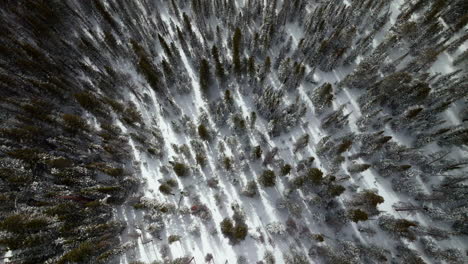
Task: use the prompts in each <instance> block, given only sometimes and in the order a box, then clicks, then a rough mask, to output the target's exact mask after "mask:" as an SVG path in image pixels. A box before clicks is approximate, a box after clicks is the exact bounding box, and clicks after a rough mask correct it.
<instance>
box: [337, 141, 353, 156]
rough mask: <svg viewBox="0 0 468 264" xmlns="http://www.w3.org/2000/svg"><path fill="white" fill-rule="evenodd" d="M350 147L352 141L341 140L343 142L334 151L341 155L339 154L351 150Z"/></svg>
mask: <svg viewBox="0 0 468 264" xmlns="http://www.w3.org/2000/svg"><path fill="white" fill-rule="evenodd" d="M352 145H353V141H352V140H349V139H345V140H343V142H341V143H340V144H339V145H338V148H337V149H336V152H337V154H341V153H343V152H345V151H348V150H349V149H350V148H351V146H352Z"/></svg>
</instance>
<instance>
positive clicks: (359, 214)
mask: <svg viewBox="0 0 468 264" xmlns="http://www.w3.org/2000/svg"><path fill="white" fill-rule="evenodd" d="M348 217H349V219H351V221H353V222H355V223H357V222H359V221H366V220H367V219H369V217H368V215H367V213H366V212H364V211H362V210H361V209H354V210H349V211H348Z"/></svg>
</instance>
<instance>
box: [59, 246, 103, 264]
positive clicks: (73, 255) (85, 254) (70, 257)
mask: <svg viewBox="0 0 468 264" xmlns="http://www.w3.org/2000/svg"><path fill="white" fill-rule="evenodd" d="M95 249H96V245H95V244H94V243H91V242H83V243H81V244H80V245H79V246H78V247H76V248H74V249H72V250H70V251H68V252H67V253H66V254H65V255H64V256H63V257H62V258H60V260H59V261H58V262H57V263H58V264H65V263H77V262H78V263H83V262H86V261H87V260H89V259H90V258H91V257H92V256H93V254H94V252H95Z"/></svg>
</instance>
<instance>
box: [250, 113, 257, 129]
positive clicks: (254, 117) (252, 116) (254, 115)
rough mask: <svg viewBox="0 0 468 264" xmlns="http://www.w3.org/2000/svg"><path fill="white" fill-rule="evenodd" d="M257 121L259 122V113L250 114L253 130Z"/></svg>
mask: <svg viewBox="0 0 468 264" xmlns="http://www.w3.org/2000/svg"><path fill="white" fill-rule="evenodd" d="M255 121H257V113H255V112H251V113H250V127H252V128H253V127H254V126H255Z"/></svg>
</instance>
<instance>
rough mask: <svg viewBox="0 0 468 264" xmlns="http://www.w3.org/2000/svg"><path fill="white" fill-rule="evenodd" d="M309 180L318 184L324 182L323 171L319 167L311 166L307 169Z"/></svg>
mask: <svg viewBox="0 0 468 264" xmlns="http://www.w3.org/2000/svg"><path fill="white" fill-rule="evenodd" d="M306 177H307V180H308V181H309V182H311V183H312V184H315V185H318V184H320V183H322V180H323V172H322V171H321V170H320V169H318V168H311V169H308V170H307V175H306Z"/></svg>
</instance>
